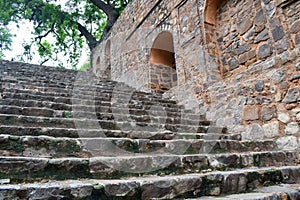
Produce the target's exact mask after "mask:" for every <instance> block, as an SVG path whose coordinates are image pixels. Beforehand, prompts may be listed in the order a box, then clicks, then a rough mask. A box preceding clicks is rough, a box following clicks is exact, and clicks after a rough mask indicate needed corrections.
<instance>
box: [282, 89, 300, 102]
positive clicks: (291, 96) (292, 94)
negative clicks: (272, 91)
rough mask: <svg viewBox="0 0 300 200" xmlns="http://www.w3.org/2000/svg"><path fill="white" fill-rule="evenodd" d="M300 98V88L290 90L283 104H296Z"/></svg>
mask: <svg viewBox="0 0 300 200" xmlns="http://www.w3.org/2000/svg"><path fill="white" fill-rule="evenodd" d="M299 96H300V92H299V88H298V87H294V88H290V89H289V90H288V92H287V94H286V96H285V97H284V99H283V100H282V102H283V103H295V102H297V100H298V98H299Z"/></svg>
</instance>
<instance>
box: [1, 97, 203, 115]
mask: <svg viewBox="0 0 300 200" xmlns="http://www.w3.org/2000/svg"><path fill="white" fill-rule="evenodd" d="M0 105H4V106H9V105H11V106H18V107H45V108H50V109H53V110H58V111H62V110H63V111H72V110H76V111H81V110H82V111H86V112H95V111H96V112H106V113H112V112H114V113H119V114H122V113H128V112H130V114H136V115H148V113H149V112H152V113H154V114H160V115H168V116H183V117H184V118H189V119H199V118H203V119H205V117H204V116H203V115H199V114H194V113H189V111H187V110H182V109H177V108H167V107H164V108H162V107H160V106H156V105H143V106H134V107H112V106H111V105H109V106H105V105H72V104H66V103H57V102H51V101H43V100H24V99H13V98H8V99H0Z"/></svg>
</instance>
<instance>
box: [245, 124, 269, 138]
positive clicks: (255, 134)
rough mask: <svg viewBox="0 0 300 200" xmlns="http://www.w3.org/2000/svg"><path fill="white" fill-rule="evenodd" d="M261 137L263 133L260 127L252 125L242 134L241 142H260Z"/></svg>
mask: <svg viewBox="0 0 300 200" xmlns="http://www.w3.org/2000/svg"><path fill="white" fill-rule="evenodd" d="M263 136H264V131H263V129H262V127H261V126H260V125H259V124H253V125H252V127H251V128H250V129H249V130H248V131H246V132H244V133H242V140H251V141H255V140H262V139H263Z"/></svg>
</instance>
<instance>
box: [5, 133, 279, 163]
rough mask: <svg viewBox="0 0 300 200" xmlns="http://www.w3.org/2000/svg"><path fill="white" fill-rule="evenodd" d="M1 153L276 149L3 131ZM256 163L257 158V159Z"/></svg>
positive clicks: (246, 144)
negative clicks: (15, 134)
mask: <svg viewBox="0 0 300 200" xmlns="http://www.w3.org/2000/svg"><path fill="white" fill-rule="evenodd" d="M0 141H1V144H0V154H1V155H7V154H8V155H10V154H11V155H20V156H23V155H25V156H30V155H32V156H34V155H36V156H40V155H41V156H43V155H44V156H54V157H62V156H64V155H66V156H76V155H79V157H80V155H86V156H88V155H90V156H91V155H97V156H113V155H115V154H116V153H117V152H119V151H118V150H120V152H119V153H118V155H129V154H131V153H153V152H157V151H158V152H162V153H169V154H206V153H210V154H218V153H235V152H250V151H252V152H258V151H275V150H277V145H276V143H275V142H273V141H270V140H266V141H259V142H253V141H237V140H218V139H214V138H208V139H207V138H204V139H178V138H177V137H175V138H173V139H172V140H152V139H130V138H109V137H105V136H103V137H98V138H77V139H75V138H68V137H60V138H54V137H49V136H19V137H18V136H14V135H13V134H11V135H1V134H0ZM121 150H122V151H121ZM255 162H256V161H255Z"/></svg>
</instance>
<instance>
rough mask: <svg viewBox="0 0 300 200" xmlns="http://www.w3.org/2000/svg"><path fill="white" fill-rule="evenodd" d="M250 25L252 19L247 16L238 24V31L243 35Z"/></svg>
mask: <svg viewBox="0 0 300 200" xmlns="http://www.w3.org/2000/svg"><path fill="white" fill-rule="evenodd" d="M252 25H253V21H252V20H251V19H250V18H247V19H245V20H244V21H242V22H241V23H239V24H238V32H239V33H240V34H241V35H243V34H244V33H246V32H247V31H248V30H249V29H250V28H251V27H252Z"/></svg>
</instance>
